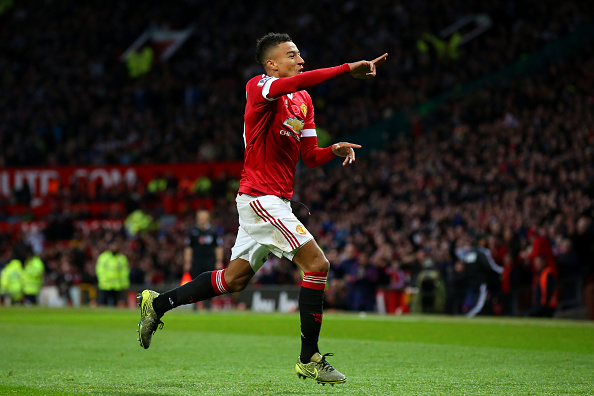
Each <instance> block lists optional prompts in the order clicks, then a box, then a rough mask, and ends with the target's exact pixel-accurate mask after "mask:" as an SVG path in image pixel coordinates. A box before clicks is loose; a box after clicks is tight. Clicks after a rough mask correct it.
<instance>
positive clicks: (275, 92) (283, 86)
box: [266, 63, 351, 99]
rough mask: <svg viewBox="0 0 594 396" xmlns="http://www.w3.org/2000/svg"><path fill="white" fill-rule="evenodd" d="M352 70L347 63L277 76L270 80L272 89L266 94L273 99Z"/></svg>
mask: <svg viewBox="0 0 594 396" xmlns="http://www.w3.org/2000/svg"><path fill="white" fill-rule="evenodd" d="M350 71H351V68H350V66H349V64H348V63H345V64H342V65H340V66H334V67H326V68H323V69H316V70H310V71H306V72H303V73H299V74H297V75H296V76H292V77H283V78H277V79H274V80H272V81H271V82H270V89H269V90H268V95H266V96H267V97H268V99H273V98H278V97H280V96H282V95H286V94H290V93H293V92H297V91H301V90H304V89H308V88H312V87H315V86H316V85H319V84H321V83H323V82H326V81H328V80H330V79H332V78H334V77H337V76H340V75H342V74H347V73H350Z"/></svg>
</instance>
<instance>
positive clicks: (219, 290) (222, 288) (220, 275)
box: [210, 269, 230, 295]
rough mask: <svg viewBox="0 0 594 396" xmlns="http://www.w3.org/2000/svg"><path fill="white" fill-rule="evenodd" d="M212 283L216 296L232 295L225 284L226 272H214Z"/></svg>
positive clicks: (211, 276)
mask: <svg viewBox="0 0 594 396" xmlns="http://www.w3.org/2000/svg"><path fill="white" fill-rule="evenodd" d="M210 283H211V285H212V289H213V290H214V292H215V294H216V295H220V294H227V293H230V290H229V286H227V282H225V270H224V269H222V270H218V271H212V272H211V274H210Z"/></svg>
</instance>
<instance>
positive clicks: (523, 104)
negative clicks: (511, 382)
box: [0, 0, 594, 315]
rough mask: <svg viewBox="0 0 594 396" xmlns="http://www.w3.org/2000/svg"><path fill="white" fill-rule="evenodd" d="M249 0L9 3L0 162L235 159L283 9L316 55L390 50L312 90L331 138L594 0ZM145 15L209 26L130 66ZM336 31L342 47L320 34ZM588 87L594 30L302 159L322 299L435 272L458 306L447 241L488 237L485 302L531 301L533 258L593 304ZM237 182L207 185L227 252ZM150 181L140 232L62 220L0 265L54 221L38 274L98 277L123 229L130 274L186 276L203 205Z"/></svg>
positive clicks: (316, 61) (581, 15) (268, 269)
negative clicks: (328, 161) (490, 263)
mask: <svg viewBox="0 0 594 396" xmlns="http://www.w3.org/2000/svg"><path fill="white" fill-rule="evenodd" d="M256 3H258V2H256ZM256 3H254V4H253V5H252V4H251V3H249V4H248V3H242V2H233V7H230V6H229V5H230V3H229V2H225V1H222V2H211V3H206V2H202V1H189V0H188V1H183V2H168V3H167V4H162V3H161V2H152V1H149V2H148V3H146V2H144V3H143V4H144V6H143V7H137V5H138V4H137V3H135V2H133V1H122V2H118V5H117V6H116V7H113V8H106V7H102V6H101V5H102V3H101V2H98V1H89V2H72V3H71V2H63V3H62V2H51V1H50V2H46V3H44V6H42V7H34V3H33V2H27V1H25V2H19V3H18V4H17V5H15V8H14V9H13V10H11V11H10V12H8V13H5V14H4V15H1V16H0V20H1V22H2V23H1V24H0V26H2V27H1V28H0V37H3V38H6V39H2V40H0V48H2V51H1V53H2V54H3V55H0V73H2V75H1V78H2V81H3V84H2V85H0V90H1V91H2V92H1V95H0V104H1V105H0V109H1V110H0V112H1V113H0V114H1V115H2V118H3V123H2V124H1V125H0V145H1V146H2V147H3V148H5V149H3V151H2V153H0V166H25V165H37V166H47V165H62V164H64V165H66V164H111V163H149V162H150V163H167V162H185V161H206V160H231V159H241V157H242V150H243V141H242V139H241V137H240V132H238V131H241V130H242V122H243V121H242V117H241V114H243V105H244V102H243V97H244V96H243V95H244V93H243V89H244V83H245V81H246V80H247V79H248V78H249V77H251V76H252V75H254V74H256V73H259V72H260V71H259V69H258V68H257V65H255V63H254V62H253V61H252V60H253V47H254V40H255V39H256V38H257V37H259V36H261V35H262V34H264V33H265V32H267V31H268V30H278V29H277V27H275V26H276V24H275V23H274V21H275V16H276V17H279V16H280V15H285V14H287V15H289V14H290V15H292V18H291V19H292V21H293V24H294V26H291V29H287V31H288V32H289V33H290V34H291V35H292V36H293V38H294V39H295V41H296V43H297V45H298V46H299V47H300V49H301V51H302V53H303V55H304V58H305V60H306V67H308V68H316V67H321V66H328V65H334V64H336V63H337V62H340V61H348V60H354V59H359V58H371V57H372V56H374V55H377V54H378V51H380V52H384V51H387V52H389V53H390V59H391V60H390V62H391V64H390V66H389V67H388V66H387V65H386V67H385V69H383V70H382V72H384V73H383V75H382V82H381V83H378V84H369V85H366V86H364V87H363V86H362V85H361V84H359V83H358V82H356V81H350V80H348V79H344V80H341V82H340V84H336V83H329V84H326V85H324V86H321V87H319V88H316V89H315V90H314V92H312V97H313V98H314V105H315V106H316V110H317V112H316V118H317V120H316V124H317V125H318V126H319V127H323V128H324V129H326V130H327V131H328V133H329V134H330V136H331V137H332V139H333V140H337V139H339V138H340V136H341V135H343V134H347V133H349V132H352V131H354V130H357V129H359V128H361V127H363V126H367V125H369V124H371V123H373V122H376V121H379V120H381V119H384V118H386V117H389V116H390V115H392V114H394V113H396V112H399V111H403V110H405V111H406V110H407V109H410V108H412V107H413V106H414V105H417V104H419V103H422V102H423V101H425V100H427V99H429V98H431V97H433V96H435V95H437V94H439V93H441V92H444V91H446V90H449V89H451V88H452V87H454V86H455V85H456V84H459V83H461V82H464V81H468V80H470V79H472V78H475V77H479V76H482V75H485V74H486V73H489V72H491V71H495V70H497V69H498V68H500V67H502V66H504V65H506V64H508V63H510V62H512V61H514V60H516V59H518V58H519V57H520V56H521V55H522V54H526V53H529V52H531V51H534V50H536V49H538V48H540V47H542V46H543V45H546V44H547V43H549V42H553V41H554V40H556V39H557V38H560V37H562V36H563V35H565V34H567V33H569V32H571V31H573V30H574V29H575V28H576V27H578V26H580V25H581V24H583V23H587V22H590V21H591V17H592V15H593V10H592V6H593V4H592V3H591V2H587V1H573V2H563V3H559V2H552V1H541V2H535V1H528V0H526V1H504V2H485V1H477V2H461V1H454V2H452V1H447V2H446V1H441V0H439V1H433V2H431V4H429V3H428V2H423V1H414V2H413V1H402V2H397V3H394V2H388V1H381V2H377V6H376V5H375V4H374V7H372V9H371V10H367V9H365V10H362V9H361V8H360V7H361V6H360V5H359V4H358V3H356V2H337V1H321V2H316V4H312V6H311V8H309V9H308V10H307V11H303V12H298V13H297V14H295V13H294V12H293V10H290V11H291V12H289V10H288V7H290V5H282V4H281V5H278V8H276V9H275V10H274V15H273V16H271V15H270V14H269V13H268V12H269V8H267V7H263V6H262V7H258V6H257V4H256ZM275 7H276V6H275ZM264 10H266V12H264ZM337 10H339V11H337ZM270 12H272V11H270ZM478 12H481V13H487V14H488V15H489V16H490V17H491V18H492V21H493V26H492V27H491V28H490V29H489V30H488V31H487V33H485V34H483V35H481V36H479V37H477V38H476V39H475V40H472V41H470V42H468V43H466V44H464V45H463V46H461V47H460V48H459V54H458V58H448V59H441V58H439V56H438V54H437V53H435V52H434V51H432V50H431V49H429V50H427V51H421V50H419V40H420V39H421V38H422V37H423V35H424V34H425V33H430V34H438V32H439V30H441V29H442V28H445V27H447V26H448V25H449V24H451V23H453V22H454V21H456V20H458V19H460V18H462V17H463V16H465V15H468V14H473V13H478ZM43 15H45V16H43ZM48 15H56V18H48V17H47V16H48ZM361 15H366V16H367V17H366V18H363V19H362V18H361ZM318 18H319V20H324V23H323V24H320V23H317V22H316V21H318ZM222 20H225V21H226V23H228V24H229V26H227V28H225V29H223V28H221V26H219V23H220V21H222ZM246 21H249V23H245V22H246ZM151 23H154V24H157V25H161V26H165V25H169V26H171V27H175V28H181V27H185V26H187V25H189V24H191V23H196V26H197V29H198V33H197V34H196V35H195V36H194V37H192V38H191V39H190V40H189V41H188V42H187V43H185V44H184V46H182V48H181V49H180V50H179V51H178V53H177V54H175V55H174V57H173V58H172V59H171V60H170V61H168V62H167V63H165V64H156V65H154V66H153V68H152V70H151V71H150V72H149V73H148V74H146V75H144V76H141V77H139V78H137V79H131V78H130V77H129V75H128V74H127V70H126V65H125V63H121V62H119V61H118V56H119V54H120V53H121V52H123V51H124V50H125V49H126V47H127V46H128V45H129V44H131V43H132V42H133V41H134V40H135V39H136V38H137V37H138V36H139V35H140V33H141V32H142V31H143V30H144V29H145V28H147V27H148V26H149V25H150V24H151ZM214 24H217V28H216V29H215V27H214V26H213V25H214ZM327 29H330V30H327ZM370 31H372V32H374V34H373V35H372V36H371V37H370V36H369V32H370ZM214 32H216V33H214ZM338 47H340V48H346V50H344V51H341V53H345V54H347V56H348V57H349V59H342V58H341V57H340V56H338V58H337V53H336V51H329V50H328V48H338ZM592 92H594V51H593V48H592V46H589V47H587V48H585V49H584V50H583V52H582V54H581V55H580V56H578V57H577V58H573V59H571V60H569V61H559V62H556V63H553V64H551V65H549V66H548V67H547V68H544V69H542V70H540V71H539V72H538V73H534V74H532V75H531V76H529V77H525V78H521V79H516V80H513V81H509V82H508V83H506V84H501V85H498V86H489V87H487V88H484V89H482V90H480V91H477V92H474V93H472V94H470V95H468V96H466V97H459V98H455V99H452V100H451V101H449V102H448V103H446V104H445V105H444V106H442V107H441V108H439V109H438V110H437V111H436V112H435V113H433V114H431V115H428V116H426V117H424V118H420V119H418V120H417V122H415V124H414V128H413V130H411V131H407V132H408V133H403V134H402V135H400V137H399V138H398V139H396V140H394V141H391V142H387V143H386V146H385V147H384V148H383V149H382V150H378V151H374V152H372V153H371V154H370V155H369V156H368V157H366V158H358V159H357V162H356V163H355V164H354V165H353V166H347V167H340V166H336V167H332V166H327V167H323V168H318V169H313V170H309V169H306V168H305V167H300V168H299V169H298V176H297V178H296V179H297V184H296V188H295V192H296V195H295V199H296V200H298V201H301V202H303V203H305V204H306V205H307V206H308V207H309V210H310V211H311V213H312V215H311V216H309V215H308V214H307V210H306V209H304V208H302V207H301V206H295V207H294V208H293V209H294V211H295V213H296V214H297V215H298V217H299V218H300V219H301V220H302V221H303V223H304V225H305V226H306V227H307V228H308V229H309V230H310V231H311V232H312V233H313V234H314V235H315V236H316V238H317V240H318V243H319V244H320V246H321V247H322V248H323V250H324V251H325V253H326V255H327V257H328V259H329V261H330V262H331V264H332V266H331V273H330V276H329V289H328V291H327V293H326V299H327V301H326V304H327V307H328V308H337V309H349V310H363V311H366V310H377V309H378V299H377V296H378V291H386V292H389V291H398V293H399V294H398V297H397V298H398V301H397V304H396V306H397V307H396V309H397V310H398V312H406V311H407V310H410V309H412V310H414V309H418V308H415V307H418V305H417V304H415V299H418V298H419V297H420V296H421V294H422V292H423V290H424V288H423V287H422V285H421V283H422V281H423V280H424V279H425V275H426V274H428V273H430V274H431V276H432V279H433V280H434V283H435V290H439V291H440V292H439V293H436V294H434V296H435V299H436V302H435V304H436V305H435V308H434V310H433V311H434V312H447V313H452V314H461V313H464V312H465V310H467V309H468V306H467V301H466V300H465V296H466V293H465V291H466V289H467V287H468V279H466V278H465V271H464V263H462V262H460V261H459V259H458V258H456V257H455V255H453V254H452V250H453V248H454V247H455V246H456V244H457V243H459V242H460V241H461V240H465V241H474V243H476V244H479V245H482V246H484V247H486V248H488V249H489V251H490V253H491V255H492V257H493V259H494V260H495V262H496V263H497V264H498V265H500V266H502V267H503V268H504V271H503V274H501V275H496V274H493V277H492V279H491V281H490V292H491V293H490V301H489V309H490V313H493V314H505V315H522V314H528V313H529V312H530V310H531V309H532V308H533V306H534V305H535V304H537V302H535V301H534V287H535V279H536V277H537V275H538V273H537V272H536V271H537V264H535V262H538V261H541V260H543V261H544V262H545V265H546V267H549V268H551V269H552V270H553V272H554V276H555V278H556V281H557V289H558V291H559V302H560V304H561V303H563V304H565V307H568V308H571V307H574V306H575V305H579V304H584V303H588V304H590V306H594V305H593V304H594V302H593V301H589V300H588V299H587V298H586V297H584V296H588V295H592V293H594V289H592V288H594V260H593V259H592V257H594V252H593V251H592V250H593V249H594V224H593V219H594V205H593V199H594V120H593V117H594V116H593V114H594V108H593V107H594V95H593V94H592ZM8 131H13V132H14V131H16V132H17V133H8ZM235 183H236V181H235V180H221V181H220V184H221V191H224V192H225V193H224V194H210V195H208V198H210V199H212V200H213V207H214V209H213V213H212V222H213V225H214V226H215V227H216V228H217V230H218V232H219V234H220V235H222V236H223V237H224V239H223V240H224V251H225V260H224V261H225V262H228V260H229V255H230V248H231V246H232V245H233V243H234V238H235V233H236V230H237V226H238V224H237V213H236V209H235V206H234V201H233V195H232V194H230V193H229V191H230V189H231V186H234V185H235ZM172 185H173V184H172ZM139 188H140V187H138V186H135V187H134V189H135V190H134V191H135V192H136V193H135V194H134V196H135V199H136V201H135V202H136V203H137V204H138V205H137V207H135V209H138V208H140V209H141V210H142V209H144V210H145V212H146V214H147V215H149V216H151V217H152V218H153V220H154V223H153V226H151V227H148V228H147V229H146V230H145V231H143V232H139V233H135V234H131V233H130V232H129V230H127V229H126V227H125V225H124V226H122V228H120V229H115V230H114V229H106V228H98V229H94V230H91V231H90V232H89V233H88V234H83V233H82V231H81V230H79V229H76V227H74V226H73V224H72V218H71V217H68V216H65V218H61V219H60V221H59V222H53V223H51V224H53V225H54V229H50V231H48V230H47V229H46V233H45V235H44V234H43V233H40V234H39V235H31V234H25V235H16V236H15V235H10V234H0V238H1V239H0V254H1V256H0V267H1V266H2V264H3V263H4V264H5V263H8V262H9V261H10V259H11V256H12V254H13V252H12V249H11V248H12V246H13V244H14V242H15V239H17V240H18V239H23V240H24V241H25V242H28V243H30V242H31V240H32V239H35V238H39V239H52V238H51V236H52V234H54V233H55V232H56V231H55V230H56V227H58V229H60V230H62V231H63V230H64V229H67V230H68V233H67V234H66V235H68V237H67V238H65V240H59V241H51V242H48V241H46V243H45V245H44V246H45V247H44V248H43V249H40V250H39V251H38V252H37V253H38V254H39V256H40V258H41V260H42V261H43V263H44V264H45V268H46V275H45V282H46V284H54V285H59V286H60V287H59V289H60V290H66V289H67V286H68V285H72V284H81V283H91V284H93V283H96V272H95V266H96V263H97V258H98V257H99V255H100V254H101V253H102V252H103V251H105V250H106V249H107V247H108V245H109V243H110V242H111V241H113V240H115V239H118V240H121V241H122V242H123V243H122V244H121V245H120V246H121V252H122V253H123V254H124V255H125V256H126V257H127V258H128V262H129V266H130V275H129V276H130V281H131V283H132V284H137V285H157V284H163V283H176V282H179V279H181V276H182V273H183V250H184V240H185V238H186V233H187V229H188V228H189V227H190V226H191V225H192V222H193V213H192V212H191V211H188V212H187V213H183V214H180V215H178V216H177V219H176V221H171V220H170V219H166V218H165V216H163V213H162V212H160V211H159V205H156V206H155V205H145V204H146V203H147V202H149V201H151V202H155V201H156V202H159V200H160V199H162V194H166V192H163V193H162V194H161V193H156V194H142V195H140V194H138V191H139ZM172 188H173V187H172ZM114 194H115V193H114ZM116 196H118V197H122V196H123V197H129V195H127V194H126V192H125V191H119V192H118V194H116ZM118 199H119V198H118ZM123 200H125V199H123ZM127 212H128V213H129V212H130V210H127ZM56 223H58V224H56ZM48 236H49V238H48ZM37 246H39V244H37ZM300 278H301V276H300V274H299V273H298V271H297V270H296V267H295V266H294V265H293V264H292V263H290V262H288V261H285V260H278V259H276V258H274V257H272V258H270V259H269V260H268V262H267V263H266V264H265V266H264V267H263V268H262V269H261V270H260V271H259V273H258V274H257V275H256V277H255V279H254V283H255V284H256V285H265V284H299V282H300ZM64 285H66V287H65V286H64ZM441 291H443V292H441ZM438 300H439V301H438ZM591 315H592V313H591Z"/></svg>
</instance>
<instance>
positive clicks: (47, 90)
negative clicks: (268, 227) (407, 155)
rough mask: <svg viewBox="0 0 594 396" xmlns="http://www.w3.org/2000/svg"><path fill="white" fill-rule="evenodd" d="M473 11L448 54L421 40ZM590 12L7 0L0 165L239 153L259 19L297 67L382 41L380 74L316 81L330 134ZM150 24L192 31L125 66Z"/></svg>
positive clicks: (526, 6) (381, 4)
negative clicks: (286, 41) (171, 49)
mask: <svg viewBox="0 0 594 396" xmlns="http://www.w3.org/2000/svg"><path fill="white" fill-rule="evenodd" d="M477 14H486V15H488V17H489V18H490V20H491V23H492V25H491V27H490V28H489V29H488V30H487V31H486V32H485V33H483V34H482V35H479V36H478V37H476V38H475V39H473V40H471V41H468V42H466V43H463V44H462V45H460V46H459V48H456V51H455V53H456V55H455V56H449V57H446V58H445V59H444V58H443V57H442V56H441V55H440V51H438V50H437V47H435V46H434V45H433V44H431V42H429V41H427V40H425V37H427V36H428V35H429V36H433V37H440V36H439V33H440V32H441V31H442V30H443V29H445V28H447V27H448V26H450V25H452V24H454V23H456V22H457V21H460V20H462V19H463V18H464V17H467V16H472V15H477ZM593 16H594V10H593V4H592V2H590V1H587V0H574V1H569V2H561V3H560V2H558V1H552V0H547V1H533V0H521V1H516V0H514V1H512V0H507V1H499V2H492V1H485V0H479V1H460V0H458V1H451V0H447V1H446V0H437V1H431V2H429V1H417V0H414V1H413V0H404V1H398V2H394V1H384V0H382V1H376V2H374V4H373V7H367V6H366V5H365V4H364V3H360V2H355V1H346V2H345V1H338V0H324V1H317V2H314V3H312V4H308V6H307V7H302V8H300V9H295V7H294V6H293V5H291V4H283V3H278V4H275V5H274V7H270V5H269V3H266V2H263V1H253V2H249V3H246V2H241V1H216V2H207V1H200V0H185V1H183V0H176V1H168V2H162V1H156V0H150V1H143V2H139V1H133V0H126V1H118V2H117V4H115V5H114V6H113V7H106V6H105V3H104V2H103V1H99V0H92V1H84V2H77V1H45V2H43V3H41V4H40V3H39V2H37V1H30V0H28V1H18V2H14V3H13V5H12V7H8V8H7V9H5V10H4V12H3V14H1V15H0V26H1V28H0V80H1V81H2V84H0V117H1V118H2V120H3V122H2V124H1V125H0V146H1V147H3V150H2V152H1V153H0V166H28V165H84V164H95V165H97V164H114V163H122V164H127V163H171V162H191V161H207V160H232V159H241V158H242V155H243V142H242V140H241V139H238V138H237V137H238V133H240V131H241V130H242V125H243V119H242V116H241V115H242V114H243V107H244V99H245V92H244V91H245V90H244V87H245V83H246V81H247V80H248V79H249V78H251V77H252V76H253V75H256V74H258V73H261V72H262V70H261V68H260V67H259V66H258V65H256V63H255V61H254V48H255V41H256V39H257V38H259V37H261V36H262V35H263V34H265V33H267V32H268V31H277V30H283V31H286V32H288V33H290V35H291V36H292V37H293V39H294V40H295V42H296V44H297V45H298V46H299V48H300V50H301V52H302V55H303V57H304V58H305V61H306V65H305V66H306V69H313V68H318V67H325V66H333V65H336V64H338V63H339V62H348V61H354V60H358V59H371V58H373V57H375V56H377V55H379V54H381V53H384V52H388V53H389V54H390V59H391V60H390V64H389V66H387V67H385V68H384V69H383V70H382V79H381V82H379V81H378V82H377V83H372V84H364V85H362V84H361V83H360V82H358V81H355V80H352V79H346V78H345V79H341V80H340V82H331V83H328V84H325V85H323V86H320V87H318V88H316V89H315V90H313V91H312V97H313V98H314V105H315V107H316V110H317V111H316V115H317V119H316V123H317V125H318V126H319V127H321V128H324V129H326V130H327V132H328V133H329V134H330V137H331V138H332V139H338V138H339V137H340V136H341V135H344V134H347V133H349V132H352V131H356V130H357V129H359V128H361V127H364V126H367V125H368V124H370V123H373V122H375V121H378V120H381V119H384V118H386V117H389V116H391V115H392V114H394V113H396V112H401V111H406V110H408V109H411V108H412V107H413V106H415V105H418V104H420V103H422V102H424V101H426V100H427V99H430V98H432V97H434V96H435V95H437V94H439V93H441V92H444V91H447V90H450V89H452V88H453V87H455V86H456V85H457V84H459V83H461V82H464V81H468V80H471V79H473V78H476V77H479V76H482V75H484V74H486V73H489V72H492V71H495V70H497V69H499V68H500V67H502V66H504V65H506V64H508V63H510V62H513V61H515V60H517V59H519V58H520V57H521V56H522V55H525V54H528V53H530V52H531V51H534V50H536V49H538V48H540V47H542V46H543V45H546V44H547V43H550V42H552V41H554V40H556V39H558V38H560V37H563V36H564V35H566V34H567V33H569V32H572V31H574V30H575V29H576V28H578V27H579V26H581V25H583V24H585V23H588V22H590V21H591V20H592V17H593ZM287 19H288V20H287ZM280 20H282V21H283V23H282V26H284V28H279V23H278V21H280ZM470 25H472V26H470ZM152 26H156V27H160V28H170V29H184V28H187V27H189V26H194V28H195V31H194V34H193V35H192V36H191V37H190V38H189V39H188V40H187V41H186V42H185V43H184V44H183V45H182V46H181V47H180V49H179V50H178V51H177V53H175V54H174V55H173V57H172V58H170V59H169V60H168V61H167V62H166V63H159V62H155V64H154V65H153V67H152V69H151V70H150V71H149V72H148V73H147V74H144V75H142V76H140V77H138V78H131V77H130V75H129V73H128V70H127V66H126V63H125V62H122V61H120V60H119V58H120V56H121V55H122V53H123V52H124V51H125V50H126V49H127V48H128V47H129V46H131V45H132V43H133V42H134V41H135V40H136V39H137V38H139V37H140V35H141V34H142V33H143V32H144V31H145V30H146V29H148V28H150V27H152ZM473 27H476V26H474V24H469V25H468V26H464V27H462V28H461V29H465V30H467V31H472V28H473ZM444 40H449V38H447V37H445V38H444ZM425 41H427V42H425ZM421 44H422V45H421ZM434 47H435V48H434ZM336 48H341V49H343V50H342V51H339V52H337V51H336V50H335V49H336ZM238 131H239V132H238Z"/></svg>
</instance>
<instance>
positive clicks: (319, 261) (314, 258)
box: [293, 239, 330, 272]
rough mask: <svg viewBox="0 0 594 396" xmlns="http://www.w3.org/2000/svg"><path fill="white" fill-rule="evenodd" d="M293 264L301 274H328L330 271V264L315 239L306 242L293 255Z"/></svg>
mask: <svg viewBox="0 0 594 396" xmlns="http://www.w3.org/2000/svg"><path fill="white" fill-rule="evenodd" d="M293 262H294V263H295V264H297V266H298V267H299V268H301V270H302V271H303V272H328V271H329V270H330V263H329V262H328V259H326V256H325V255H324V252H322V249H320V247H319V246H318V243H317V242H316V241H315V239H312V240H310V241H309V242H307V243H306V244H305V245H303V246H302V247H301V248H300V249H299V250H298V251H297V253H295V256H294V257H293Z"/></svg>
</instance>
